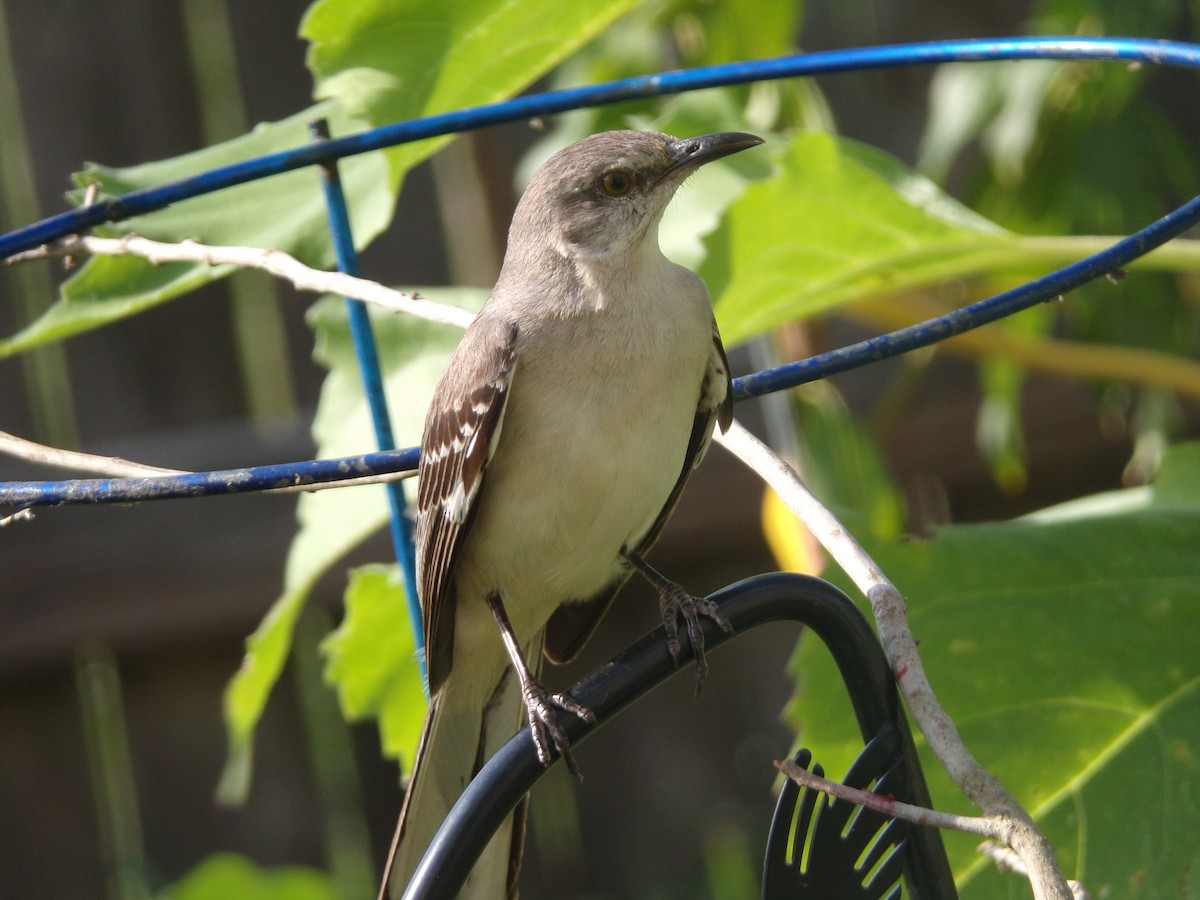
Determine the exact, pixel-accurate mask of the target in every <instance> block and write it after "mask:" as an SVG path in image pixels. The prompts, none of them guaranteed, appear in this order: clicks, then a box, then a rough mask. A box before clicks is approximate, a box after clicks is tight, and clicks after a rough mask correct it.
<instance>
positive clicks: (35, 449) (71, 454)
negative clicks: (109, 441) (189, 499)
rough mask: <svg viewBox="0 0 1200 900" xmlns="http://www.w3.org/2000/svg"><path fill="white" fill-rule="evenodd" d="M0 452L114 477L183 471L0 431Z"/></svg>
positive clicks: (78, 470)
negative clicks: (38, 441) (47, 444)
mask: <svg viewBox="0 0 1200 900" xmlns="http://www.w3.org/2000/svg"><path fill="white" fill-rule="evenodd" d="M0 453H3V454H5V455H6V456H13V457H16V458H17V459H23V460H26V461H27V462H31V463H36V464H38V465H41V466H54V467H57V468H60V469H73V470H75V471H77V472H92V473H95V474H97V475H111V476H113V477H115V478H140V477H142V476H144V475H187V474H189V473H188V472H185V471H183V470H182V469H163V468H160V467H158V466H148V465H146V464H144V463H139V462H130V461H129V460H127V459H121V458H119V457H116V456H95V455H93V454H91V453H79V452H77V451H75V450H60V449H58V448H57V447H47V446H45V445H44V444H37V443H34V442H33V441H29V440H26V439H25V438H20V437H17V436H16V435H15V434H9V433H8V432H6V431H0Z"/></svg>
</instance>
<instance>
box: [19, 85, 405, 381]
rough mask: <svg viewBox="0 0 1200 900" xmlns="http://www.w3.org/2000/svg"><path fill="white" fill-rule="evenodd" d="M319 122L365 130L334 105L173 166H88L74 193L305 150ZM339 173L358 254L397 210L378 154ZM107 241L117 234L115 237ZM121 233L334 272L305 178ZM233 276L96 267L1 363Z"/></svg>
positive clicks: (217, 270) (257, 184)
mask: <svg viewBox="0 0 1200 900" xmlns="http://www.w3.org/2000/svg"><path fill="white" fill-rule="evenodd" d="M322 116H324V117H326V118H328V119H329V120H330V122H331V127H333V128H334V129H335V130H336V131H337V132H338V133H348V132H353V131H361V130H363V129H364V128H366V127H367V125H366V123H365V122H363V121H362V120H356V119H352V118H350V117H348V116H346V115H345V113H343V112H342V110H341V107H339V106H338V105H337V104H336V103H323V104H320V105H318V106H315V107H312V108H310V109H307V110H304V111H303V112H300V113H297V114H296V115H294V116H291V117H290V118H288V119H284V120H282V121H279V122H272V123H270V124H266V125H260V126H258V127H257V128H255V129H254V130H253V131H252V132H250V133H249V134H247V135H243V136H242V137H239V138H235V139H234V140H232V141H227V142H225V143H223V144H217V145H216V146H213V147H208V148H206V149H204V150H199V151H196V152H195V153H188V154H185V155H184V156H178V157H175V158H174V159H167V160H162V161H159V162H151V163H145V164H142V165H138V166H130V167H128V168H123V169H115V168H110V167H107V166H100V165H95V164H92V165H89V166H88V167H87V168H86V169H85V170H84V171H83V172H81V173H79V174H77V175H76V176H75V180H76V182H77V183H78V184H80V185H81V186H82V185H86V184H92V183H95V184H97V185H99V187H100V196H101V198H105V197H117V196H120V195H122V194H126V193H129V192H130V191H134V190H138V189H140V188H146V187H157V186H159V185H162V184H166V183H167V182H171V181H176V180H179V179H183V178H189V177H192V176H194V175H197V174H199V173H201V172H206V171H208V170H210V169H214V168H217V167H219V166H224V165H228V164H230V163H234V162H240V161H242V160H246V159H252V158H254V157H257V156H262V155H263V154H266V153H272V152H275V151H278V150H285V149H289V148H292V147H297V146H301V145H303V144H305V143H307V142H308V140H309V138H308V131H307V124H308V122H310V121H311V120H313V119H315V118H318V117H322ZM339 171H340V173H341V176H342V186H343V189H344V190H345V192H346V196H347V200H348V203H349V205H350V209H351V222H352V226H353V229H354V237H355V243H356V245H357V246H359V247H364V246H366V245H367V244H368V243H369V242H370V241H371V240H372V239H373V238H374V237H375V236H376V235H378V234H379V233H380V232H381V231H382V230H383V229H384V228H386V227H387V225H388V223H389V222H390V221H391V216H392V206H393V202H394V200H393V196H392V194H391V193H390V192H389V191H388V190H386V185H387V183H388V168H387V164H386V162H385V160H384V158H383V156H382V155H381V154H378V153H368V154H363V155H361V156H355V157H351V158H349V159H346V160H343V161H342V162H341V164H340V166H339ZM106 231H107V232H108V233H115V229H114V228H109V229H106ZM120 231H121V232H123V233H124V232H128V233H133V234H138V235H141V236H142V237H147V238H152V239H154V240H160V241H167V242H177V241H182V240H185V239H192V240H197V241H200V242H201V243H207V244H219V245H233V246H249V247H263V248H274V249H280V250H284V251H286V252H288V253H290V254H292V255H293V256H295V257H297V258H299V259H300V260H302V261H303V262H306V263H308V264H309V265H311V266H315V267H318V268H329V267H330V266H331V265H332V263H333V251H332V245H331V243H330V238H329V229H328V226H327V225H326V212H325V201H324V199H323V195H322V191H321V184H320V181H319V179H318V176H317V173H316V172H315V171H313V170H312V169H303V170H300V171H296V172H288V173H285V174H283V175H275V176H272V177H271V178H264V179H259V180H258V181H254V182H251V183H249V184H245V185H239V186H237V187H232V188H227V189H225V190H222V191H217V192H215V193H211V194H205V195H204V196H202V197H195V198H193V199H191V200H184V201H181V202H179V203H176V204H174V205H172V206H169V207H167V208H166V209H163V210H159V211H158V212H154V213H149V214H147V215H144V216H136V217H134V218H132V219H128V220H126V221H125V222H122V223H121V224H120ZM231 271H232V268H231V267H229V266H218V267H208V266H204V265H200V264H194V265H193V264H187V263H175V264H170V265H163V266H154V265H152V264H151V263H149V262H147V261H146V260H143V259H136V258H133V257H93V258H91V259H89V260H88V261H87V262H86V263H85V264H84V266H83V267H82V268H81V269H80V271H79V272H78V273H77V274H75V275H74V276H72V277H71V278H70V279H68V280H67V281H66V282H65V283H64V284H63V287H62V296H61V299H60V300H59V301H58V302H57V303H56V304H55V305H54V306H52V307H50V309H49V310H47V311H46V313H45V314H44V315H43V316H42V317H41V318H39V319H38V320H36V321H35V322H33V323H31V324H30V325H29V326H28V327H26V328H25V329H23V330H22V331H20V332H18V333H17V334H15V335H13V336H12V337H10V338H8V339H6V340H0V358H3V357H5V356H10V355H12V354H14V353H19V352H22V351H24V350H28V349H30V348H32V347H36V346H39V345H41V344H45V343H48V342H50V341H56V340H62V339H64V338H67V337H70V336H71V335H75V334H79V333H81V332H83V331H87V330H89V329H92V328H97V327H100V326H101V325H106V324H109V323H112V322H115V321H118V320H120V319H123V318H125V317H126V316H131V315H134V314H136V313H140V312H144V311H145V310H147V309H150V308H152V307H154V306H157V305H158V304H160V303H164V302H166V301H168V300H171V299H173V298H175V297H178V296H180V295H181V294H184V293H187V292H188V291H192V290H195V289H196V288H197V287H200V286H201V285H203V284H206V283H207V282H209V281H212V280H214V279H217V278H222V277H224V276H225V275H228V274H229V273H230V272H231Z"/></svg>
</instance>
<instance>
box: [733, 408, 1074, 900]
mask: <svg viewBox="0 0 1200 900" xmlns="http://www.w3.org/2000/svg"><path fill="white" fill-rule="evenodd" d="M716 440H717V441H718V442H719V443H720V444H721V445H722V446H724V447H725V448H726V449H727V450H729V451H730V452H731V453H733V455H734V456H736V457H738V459H740V460H741V461H742V462H744V463H745V464H746V465H747V466H749V467H750V468H751V469H753V470H754V471H755V472H756V473H757V474H758V475H759V477H760V478H762V479H763V480H764V481H766V482H767V484H769V485H770V486H771V488H772V489H773V490H774V491H775V492H776V493H777V494H778V495H779V498H780V499H781V500H782V501H783V502H784V503H785V504H786V505H787V507H788V508H789V509H791V511H792V512H793V513H794V514H795V515H796V516H797V517H798V518H799V519H800V521H802V522H803V523H804V525H805V526H806V527H807V528H808V530H809V531H810V532H812V534H813V536H814V537H815V538H816V539H817V540H818V541H820V542H821V545H822V546H823V547H824V548H825V550H826V551H827V552H828V553H829V555H830V556H831V557H833V559H834V560H835V561H836V562H837V563H838V565H840V566H841V567H842V569H843V570H844V571H845V572H846V574H847V575H849V576H850V578H851V579H852V580H853V581H854V583H855V584H856V585H857V586H858V588H859V590H861V591H862V592H863V594H865V595H866V597H867V599H868V600H869V601H870V603H871V610H872V612H873V613H874V616H875V623H876V626H877V627H878V629H879V639H880V642H881V643H882V644H883V648H884V652H885V653H886V654H887V657H888V661H889V662H890V663H891V666H892V671H893V672H895V673H896V682H897V684H898V685H899V687H900V691H901V693H902V694H903V695H904V699H905V701H906V702H907V704H908V708H909V711H910V712H911V713H912V716H913V719H914V721H915V722H916V723H917V727H918V728H919V729H920V730H921V733H922V734H923V735H924V736H925V740H926V741H927V742H928V744H929V747H930V749H931V750H933V752H934V754H935V755H936V756H937V758H938V760H939V762H941V764H942V766H943V767H944V768H945V770H946V772H947V773H948V774H949V775H950V777H951V779H953V781H954V783H955V784H956V785H958V787H959V788H960V789H961V790H962V791H963V793H965V794H966V795H967V797H968V798H970V800H971V802H972V803H974V804H975V805H976V806H977V807H979V809H981V810H982V811H983V812H984V814H985V815H986V816H987V817H988V818H991V819H995V820H997V821H998V822H999V823H1001V824H1002V828H1001V834H1000V835H999V836H1000V839H1001V840H1003V842H1004V843H1005V844H1007V845H1008V846H1009V847H1011V848H1012V849H1013V850H1014V851H1015V852H1016V853H1017V855H1018V856H1019V857H1020V859H1021V860H1022V861H1023V863H1024V864H1025V867H1026V871H1027V873H1028V877H1029V880H1030V883H1031V884H1032V886H1033V893H1034V897H1035V898H1037V900H1074V894H1073V892H1072V891H1071V889H1070V887H1069V886H1068V885H1067V880H1066V878H1065V876H1064V875H1063V873H1062V869H1061V868H1060V867H1059V865H1058V860H1057V859H1055V856H1054V850H1053V848H1052V847H1051V846H1050V844H1049V842H1048V841H1047V840H1046V838H1045V837H1044V836H1043V835H1042V834H1041V832H1039V831H1038V829H1037V826H1036V825H1035V824H1034V822H1033V818H1032V817H1031V816H1030V815H1029V813H1027V812H1026V811H1025V810H1024V809H1023V808H1022V807H1021V805H1020V804H1019V803H1017V801H1016V800H1015V799H1014V798H1013V797H1012V795H1011V794H1009V793H1008V791H1006V790H1005V789H1004V786H1003V785H1001V784H1000V782H999V780H998V779H997V778H996V777H995V776H994V775H992V774H991V773H990V772H988V771H987V770H986V769H984V768H983V766H981V765H980V764H979V763H978V762H977V761H976V759H975V758H974V757H973V756H972V755H971V752H970V751H969V750H968V749H967V748H966V746H965V745H964V744H963V742H962V739H961V738H960V737H959V735H958V729H957V728H956V727H955V725H954V722H953V720H952V719H951V718H950V717H949V716H948V715H947V714H946V712H945V710H943V709H942V707H941V705H940V704H939V703H938V701H937V698H936V696H935V695H934V693H933V688H932V687H931V686H930V684H929V680H928V679H927V678H926V677H925V669H924V666H923V665H922V663H921V657H920V654H919V653H918V652H917V642H916V640H914V638H913V635H912V631H911V629H910V628H909V627H908V606H907V603H906V602H905V600H904V597H903V595H902V594H901V593H900V591H899V590H897V589H896V587H895V585H893V584H892V583H891V582H890V581H889V580H888V578H887V576H886V575H884V573H883V571H882V570H881V569H880V568H879V566H878V565H876V563H875V561H874V560H873V559H871V557H870V556H869V555H868V554H867V552H866V551H865V550H864V549H863V548H862V546H861V545H859V543H858V542H857V541H856V540H855V539H854V538H853V537H852V536H851V535H850V533H849V532H848V531H847V530H846V529H845V528H844V527H843V526H842V524H841V523H840V522H838V520H837V519H836V518H835V517H834V516H833V514H832V513H831V512H830V511H829V510H828V509H826V508H825V507H824V506H823V505H822V504H821V503H820V501H818V500H817V498H816V497H814V496H813V495H812V494H811V493H810V492H809V490H808V488H806V487H805V486H804V484H803V483H802V482H801V481H800V479H799V478H798V477H797V476H796V473H795V472H794V471H792V469H791V467H790V466H788V464H787V463H785V462H784V461H783V460H782V459H780V458H779V457H778V456H777V455H776V454H775V453H774V451H772V450H771V448H770V447H768V446H767V445H766V444H764V443H763V442H762V441H760V440H759V439H758V438H756V437H755V436H754V435H752V434H751V433H750V432H749V431H747V430H746V429H745V428H744V427H742V425H741V424H740V423H738V422H734V423H733V425H732V426H731V427H730V429H729V431H727V432H726V433H725V434H724V435H721V434H719V433H718V434H717V436H716Z"/></svg>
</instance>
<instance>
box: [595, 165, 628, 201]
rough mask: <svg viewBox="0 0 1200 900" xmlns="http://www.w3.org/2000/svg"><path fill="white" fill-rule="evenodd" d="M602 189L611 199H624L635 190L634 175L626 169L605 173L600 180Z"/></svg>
mask: <svg viewBox="0 0 1200 900" xmlns="http://www.w3.org/2000/svg"><path fill="white" fill-rule="evenodd" d="M600 189H601V190H602V191H604V193H606V194H608V196H610V197H624V196H625V195H626V194H628V193H629V192H630V191H632V190H633V175H631V174H630V173H629V172H626V171H625V170H624V169H613V170H612V171H611V172H605V173H604V175H603V177H601V179H600Z"/></svg>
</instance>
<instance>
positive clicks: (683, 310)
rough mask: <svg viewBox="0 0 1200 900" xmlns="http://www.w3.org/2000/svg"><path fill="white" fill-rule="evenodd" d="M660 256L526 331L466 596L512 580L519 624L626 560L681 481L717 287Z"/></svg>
mask: <svg viewBox="0 0 1200 900" xmlns="http://www.w3.org/2000/svg"><path fill="white" fill-rule="evenodd" d="M658 259H659V260H661V261H662V265H663V268H662V269H661V272H660V277H658V278H653V279H643V278H636V279H631V281H633V282H636V283H639V284H647V283H653V284H658V285H660V287H661V289H660V290H659V291H656V292H654V293H653V294H651V295H646V294H642V295H635V294H632V293H629V292H624V293H623V292H622V291H620V290H618V291H617V294H618V295H617V296H609V297H605V298H602V300H603V304H604V308H602V309H600V310H596V311H595V312H593V313H592V314H586V315H585V314H580V315H575V316H572V317H571V318H570V320H569V321H568V322H562V321H560V322H558V323H556V324H557V325H559V326H563V325H567V326H569V330H566V329H564V328H561V327H558V328H543V329H540V330H539V329H534V330H532V331H530V332H528V333H526V332H523V334H522V346H521V349H520V351H519V354H518V363H517V370H516V375H515V376H514V379H513V384H512V387H511V390H510V394H509V399H508V403H507V408H506V412H505V417H504V428H503V433H502V436H501V440H500V441H499V442H498V445H497V448H496V452H495V455H494V457H493V458H492V460H491V462H490V463H489V465H488V469H487V474H486V476H485V480H484V486H483V489H482V491H481V493H480V495H479V498H478V501H479V502H478V511H477V513H476V518H475V520H474V523H473V525H472V528H471V533H470V535H469V537H468V538H467V541H466V544H465V546H464V548H463V554H462V556H461V557H460V560H459V565H458V569H457V577H456V581H457V584H458V588H459V591H458V593H459V602H460V603H463V602H464V601H466V602H471V600H472V599H474V597H476V596H477V597H480V598H481V597H482V596H483V594H484V593H486V592H487V591H491V590H498V591H500V593H501V595H502V596H503V597H504V599H505V603H506V606H507V607H508V611H509V615H510V617H511V618H512V620H513V625H514V628H515V629H516V631H517V634H518V637H519V638H521V639H522V640H524V639H526V637H528V636H531V635H532V634H533V633H534V632H535V631H536V630H537V629H539V628H540V627H541V626H542V624H544V622H545V620H546V618H547V617H548V616H549V615H550V613H551V612H553V610H554V609H555V608H556V607H557V606H558V605H559V604H560V603H562V602H564V601H567V600H574V599H584V598H587V597H589V596H591V595H592V594H595V593H596V592H598V591H600V590H601V589H602V588H604V587H605V586H606V585H607V584H608V583H609V582H610V581H611V580H612V579H613V578H614V577H615V575H616V574H617V572H618V569H619V565H620V562H619V552H620V550H621V548H622V546H625V545H626V544H633V543H635V542H636V541H637V540H638V539H639V538H640V537H641V536H642V535H644V534H645V533H646V531H647V530H648V529H649V528H650V527H651V525H652V524H653V523H654V521H655V520H656V519H657V517H658V515H659V513H660V511H661V510H662V508H663V505H664V504H665V502H666V500H667V497H668V496H669V494H670V492H671V489H672V488H673V487H674V485H675V482H676V480H677V479H678V477H679V474H680V472H681V470H682V468H683V465H684V455H685V453H686V450H687V445H688V440H689V438H690V435H691V430H692V426H693V422H694V419H695V412H696V404H697V400H698V398H699V394H700V388H701V384H702V382H703V379H704V373H705V369H706V367H707V363H708V358H709V352H710V348H711V342H712V334H711V312H710V309H709V305H708V296H707V292H706V291H705V290H704V287H703V285H702V284H701V283H700V281H699V280H698V279H697V278H696V277H695V276H694V275H692V273H690V272H687V271H686V270H684V269H680V268H678V267H676V266H673V265H671V264H670V263H667V262H666V260H664V259H662V257H661V256H659V257H658Z"/></svg>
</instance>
